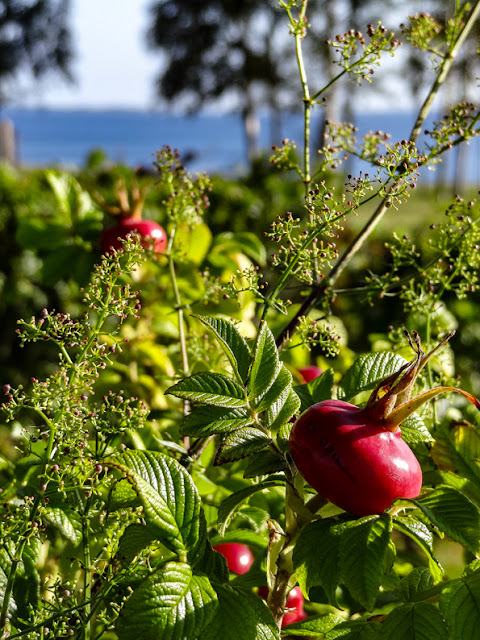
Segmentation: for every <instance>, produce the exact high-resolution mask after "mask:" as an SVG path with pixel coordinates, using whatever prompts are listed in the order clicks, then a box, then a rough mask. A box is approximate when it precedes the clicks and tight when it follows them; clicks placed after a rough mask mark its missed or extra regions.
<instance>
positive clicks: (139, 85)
mask: <svg viewBox="0 0 480 640" xmlns="http://www.w3.org/2000/svg"><path fill="white" fill-rule="evenodd" d="M151 5H152V0H71V14H70V17H71V19H70V24H71V30H72V40H73V46H74V50H75V58H74V63H73V72H74V75H75V78H76V83H75V84H73V85H70V84H67V83H62V82H61V81H60V80H59V79H58V78H54V77H53V76H52V77H51V78H48V79H47V80H45V81H42V82H41V84H38V85H35V87H34V88H33V90H32V87H31V83H28V90H27V87H26V86H25V83H22V84H23V85H24V87H23V90H22V91H21V92H20V94H19V100H20V101H21V102H22V103H27V104H31V105H36V106H37V105H39V106H44V107H65V108H77V107H78V108H105V107H119V108H140V109H142V108H149V107H152V106H153V105H154V77H155V75H156V72H157V70H158V69H159V67H160V64H161V63H160V56H159V54H158V53H156V54H154V53H152V52H151V51H148V50H147V47H146V38H145V31H146V29H147V27H148V7H149V6H151Z"/></svg>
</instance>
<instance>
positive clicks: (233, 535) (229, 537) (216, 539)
mask: <svg viewBox="0 0 480 640" xmlns="http://www.w3.org/2000/svg"><path fill="white" fill-rule="evenodd" d="M225 542H241V543H242V544H246V545H248V546H249V547H253V548H254V549H255V548H256V549H259V550H262V551H264V550H265V549H266V547H267V544H268V538H267V537H266V536H265V534H263V533H257V532H256V531H253V529H231V530H230V531H226V532H225V533H224V534H223V535H220V534H217V535H215V536H213V538H212V539H211V540H210V543H211V545H212V546H213V547H215V546H216V545H217V544H224V543H225Z"/></svg>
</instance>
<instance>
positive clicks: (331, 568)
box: [293, 518, 354, 606]
mask: <svg viewBox="0 0 480 640" xmlns="http://www.w3.org/2000/svg"><path fill="white" fill-rule="evenodd" d="M351 526H354V525H353V523H352V522H351V521H349V522H343V523H337V522H336V521H335V520H331V519H328V518H326V519H324V520H316V521H314V522H311V523H310V524H308V525H307V526H306V527H304V528H303V529H302V531H301V533H300V536H299V538H298V540H297V542H296V544H295V547H294V549H293V567H294V569H295V575H296V577H297V580H298V584H299V585H300V588H301V590H302V592H303V593H304V594H306V595H307V597H308V595H309V592H310V589H311V588H312V587H315V586H320V587H323V590H324V591H325V594H326V596H327V599H328V603H329V604H331V605H333V606H337V599H336V594H335V591H336V589H337V586H338V582H339V578H340V573H339V557H340V541H341V537H342V535H343V534H344V533H345V531H346V530H347V529H348V528H349V527H351ZM320 540H321V544H319V541H320Z"/></svg>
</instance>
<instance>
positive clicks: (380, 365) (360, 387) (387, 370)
mask: <svg viewBox="0 0 480 640" xmlns="http://www.w3.org/2000/svg"><path fill="white" fill-rule="evenodd" d="M406 362H407V360H405V358H402V356H400V355H398V354H397V353H393V352H392V351H382V352H379V353H367V354H364V355H361V356H359V357H358V358H357V359H356V360H355V362H354V363H353V365H352V366H351V367H350V369H348V371H347V372H346V373H345V375H344V376H343V378H342V381H341V383H340V385H339V391H338V397H339V398H340V399H341V400H351V399H352V398H354V397H355V396H356V395H357V394H358V393H360V392H361V391H368V390H370V389H374V388H375V386H376V385H377V384H378V383H379V382H381V381H382V380H383V379H384V378H386V377H387V376H389V375H391V374H393V373H395V371H398V370H399V369H400V367H402V366H403V365H404V364H405V363H406Z"/></svg>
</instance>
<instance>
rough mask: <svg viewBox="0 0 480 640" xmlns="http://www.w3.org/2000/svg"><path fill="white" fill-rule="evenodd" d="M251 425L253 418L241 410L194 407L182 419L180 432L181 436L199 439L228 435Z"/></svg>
mask: <svg viewBox="0 0 480 640" xmlns="http://www.w3.org/2000/svg"><path fill="white" fill-rule="evenodd" d="M252 423H253V418H252V417H251V416H249V415H248V414H247V412H246V411H244V410H243V409H225V408H224V407H203V406H200V407H195V408H194V409H193V410H192V412H191V413H190V414H189V415H188V416H187V417H186V418H185V419H184V421H183V423H182V425H181V427H180V432H181V433H182V435H186V436H194V437H196V438H201V437H203V436H209V435H211V434H216V433H228V432H229V431H234V430H235V429H240V428H241V427H247V426H249V425H251V424H252Z"/></svg>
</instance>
